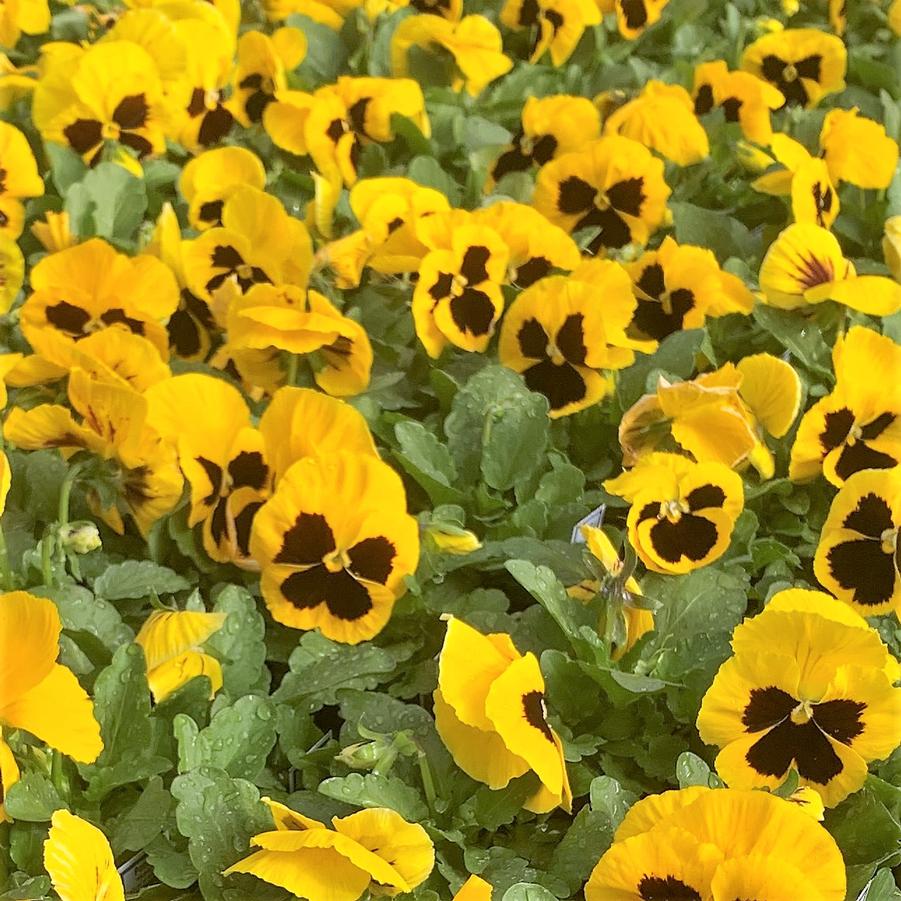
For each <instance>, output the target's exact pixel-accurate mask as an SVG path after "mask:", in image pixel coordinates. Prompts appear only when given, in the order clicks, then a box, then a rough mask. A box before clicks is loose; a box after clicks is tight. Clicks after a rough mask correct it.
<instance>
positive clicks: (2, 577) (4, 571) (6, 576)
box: [0, 526, 13, 591]
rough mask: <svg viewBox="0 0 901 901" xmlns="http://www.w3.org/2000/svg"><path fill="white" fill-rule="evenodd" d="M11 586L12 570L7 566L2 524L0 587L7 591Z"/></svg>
mask: <svg viewBox="0 0 901 901" xmlns="http://www.w3.org/2000/svg"><path fill="white" fill-rule="evenodd" d="M12 587H13V586H12V571H11V570H10V568H9V554H8V553H7V550H6V536H5V535H4V534H3V526H0V588H2V589H3V590H4V591H9V589H10V588H12Z"/></svg>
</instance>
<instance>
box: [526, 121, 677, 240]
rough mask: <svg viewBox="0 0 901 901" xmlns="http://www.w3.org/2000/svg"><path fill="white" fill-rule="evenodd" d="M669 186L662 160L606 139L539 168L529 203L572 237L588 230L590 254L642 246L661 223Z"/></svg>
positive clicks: (630, 143)
mask: <svg viewBox="0 0 901 901" xmlns="http://www.w3.org/2000/svg"><path fill="white" fill-rule="evenodd" d="M669 195H670V189H669V186H668V185H667V184H666V182H665V181H664V180H663V160H661V159H658V158H657V157H655V156H654V155H653V154H652V153H651V151H650V150H648V148H647V147H645V146H644V145H643V144H639V143H638V142H637V141H633V140H631V139H630V138H623V137H620V136H619V135H607V136H605V137H603V138H599V139H598V140H597V141H595V142H593V143H592V144H589V145H588V146H587V147H585V148H584V149H583V150H580V151H577V152H574V153H565V154H563V155H562V156H559V157H557V158H556V159H554V160H551V162H549V163H547V164H546V165H545V166H542V168H541V170H540V171H539V173H538V181H537V183H536V185H535V196H534V198H533V203H534V205H535V207H536V208H537V209H538V211H539V212H540V213H543V214H544V215H545V216H546V217H547V218H548V219H550V221H551V222H553V223H554V224H555V225H559V226H561V228H564V229H565V230H566V231H568V232H570V233H572V232H577V231H581V230H583V229H586V230H587V229H591V231H592V233H593V236H592V238H591V240H590V243H589V244H588V249H589V250H590V251H591V252H592V253H600V252H602V251H605V250H619V249H620V248H622V247H625V246H626V245H627V244H632V243H635V244H645V243H646V242H647V240H648V238H649V237H650V236H651V235H652V234H653V233H654V232H655V231H656V230H657V229H658V228H659V227H660V226H661V225H662V224H663V220H664V217H665V215H666V200H667V198H668V197H669Z"/></svg>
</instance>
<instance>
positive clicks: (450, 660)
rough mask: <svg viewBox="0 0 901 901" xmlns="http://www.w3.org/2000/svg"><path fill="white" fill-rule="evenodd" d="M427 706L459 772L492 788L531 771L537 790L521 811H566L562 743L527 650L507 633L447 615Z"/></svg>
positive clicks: (568, 800) (569, 798)
mask: <svg viewBox="0 0 901 901" xmlns="http://www.w3.org/2000/svg"><path fill="white" fill-rule="evenodd" d="M434 705H435V728H436V729H437V730H438V734H439V736H441V740H442V741H443V742H444V744H445V745H446V746H447V749H448V750H449V751H450V752H451V755H452V756H453V758H454V762H455V763H456V764H457V766H458V767H460V769H461V770H463V772H464V773H466V774H467V775H468V776H470V777H472V778H473V779H475V780H476V781H477V782H483V783H485V784H486V785H487V786H488V787H489V788H490V789H492V790H497V789H501V788H505V787H506V786H507V785H508V784H509V783H510V780H511V779H516V778H518V777H519V776H523V775H525V774H526V773H528V772H530V771H531V772H533V773H535V775H537V777H538V779H539V780H540V788H539V789H538V791H537V792H536V793H535V794H533V795H532V796H531V797H530V798H529V799H528V800H527V801H526V802H525V804H524V805H523V806H524V807H525V808H526V809H527V810H531V811H534V812H535V813H546V812H548V811H550V810H553V809H554V808H555V807H558V806H562V807H564V808H565V809H567V810H569V809H570V806H571V804H572V794H571V791H570V787H569V779H568V777H567V773H566V764H565V762H564V759H563V746H562V744H561V742H560V738H559V736H558V735H557V733H556V732H555V731H554V730H553V729H552V728H551V726H550V724H549V723H548V721H547V704H546V700H545V684H544V678H543V676H542V674H541V668H540V667H539V665H538V660H537V658H536V657H535V655H534V654H532V653H527V654H525V655H523V654H520V653H519V651H518V650H517V649H516V647H515V645H514V644H513V642H512V640H511V639H510V636H509V635H507V634H506V633H503V632H500V633H494V634H489V635H483V634H482V633H481V632H478V631H476V630H475V629H474V628H472V626H469V625H467V624H466V623H465V622H463V621H462V620H460V619H457V618H456V617H448V618H447V634H446V636H445V638H444V646H443V647H442V649H441V654H440V656H439V657H438V687H437V689H436V690H435V693H434Z"/></svg>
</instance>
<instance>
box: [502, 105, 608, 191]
mask: <svg viewBox="0 0 901 901" xmlns="http://www.w3.org/2000/svg"><path fill="white" fill-rule="evenodd" d="M600 134H601V125H600V116H599V114H598V109H597V107H596V106H595V105H594V104H593V103H592V102H591V101H590V100H589V99H588V98H587V97H574V96H571V95H569V94H556V95H553V96H550V97H529V98H528V99H527V100H526V102H525V104H524V106H523V108H522V125H521V127H520V129H519V130H518V131H517V132H516V134H514V135H513V139H512V140H511V142H510V144H509V145H508V146H507V147H506V148H505V149H504V150H503V151H501V154H500V156H499V157H498V158H497V159H496V160H495V161H494V165H493V166H492V167H491V169H490V170H489V173H488V178H487V179H486V181H485V190H486V192H487V191H491V190H492V189H493V187H494V184H495V183H496V182H497V181H498V180H500V179H501V178H503V177H504V176H505V175H507V174H508V173H510V172H529V171H531V169H532V167H533V166H543V165H544V164H545V163H548V162H550V161H551V160H552V159H554V157H557V156H560V155H561V154H563V153H569V152H570V151H573V150H581V149H582V148H583V147H584V146H585V145H586V144H588V143H590V142H591V141H594V140H595V139H596V138H598V137H600Z"/></svg>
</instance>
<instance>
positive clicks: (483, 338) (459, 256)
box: [413, 216, 509, 359]
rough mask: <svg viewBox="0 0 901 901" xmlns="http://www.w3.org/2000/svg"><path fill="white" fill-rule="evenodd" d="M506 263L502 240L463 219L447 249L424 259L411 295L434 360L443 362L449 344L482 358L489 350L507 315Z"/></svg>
mask: <svg viewBox="0 0 901 901" xmlns="http://www.w3.org/2000/svg"><path fill="white" fill-rule="evenodd" d="M431 218H432V219H437V218H438V217H437V216H436V217H431ZM458 218H462V217H458ZM430 224H431V223H430ZM420 236H421V235H420ZM508 259H509V251H508V249H507V245H506V244H505V243H504V241H503V239H502V238H501V237H500V235H499V234H498V233H497V232H496V231H495V230H494V229H492V228H489V227H488V226H486V225H480V224H477V222H476V221H475V220H474V217H473V218H470V217H467V218H463V220H462V224H460V225H459V226H458V227H456V228H454V229H453V230H452V233H451V235H450V246H449V247H448V248H447V249H443V248H440V249H437V250H432V251H431V252H430V253H429V254H427V255H426V256H425V257H424V258H423V260H422V263H421V264H420V267H419V278H418V280H417V282H416V289H415V291H414V292H413V321H414V323H415V325H416V334H417V335H418V337H419V340H420V341H421V342H422V344H423V346H424V347H425V349H426V352H427V353H428V354H429V356H430V357H432V358H433V359H435V358H437V357H439V356H440V355H441V352H442V351H443V350H444V348H445V347H446V346H447V345H448V344H452V345H454V346H455V347H459V348H462V349H463V350H468V351H479V352H481V351H484V350H485V349H486V348H487V347H488V342H489V341H490V340H491V336H492V335H493V334H494V329H495V325H496V324H497V321H498V320H499V319H500V317H501V313H502V311H503V309H504V296H503V294H502V293H501V285H502V284H503V283H504V281H505V279H506V275H507V261H508Z"/></svg>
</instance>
